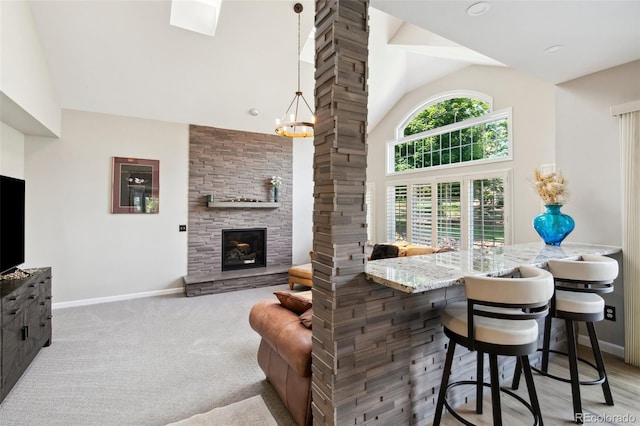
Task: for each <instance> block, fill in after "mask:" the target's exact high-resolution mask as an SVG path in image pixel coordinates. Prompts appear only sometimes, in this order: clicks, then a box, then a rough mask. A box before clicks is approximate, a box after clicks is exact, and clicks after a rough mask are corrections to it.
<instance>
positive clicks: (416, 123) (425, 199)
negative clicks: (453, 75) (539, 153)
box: [386, 91, 511, 249]
mask: <svg viewBox="0 0 640 426" xmlns="http://www.w3.org/2000/svg"><path fill="white" fill-rule="evenodd" d="M387 153H388V158H389V162H388V164H389V169H388V175H389V177H390V178H391V179H390V181H389V183H388V184H387V209H386V210H387V220H386V224H387V240H392V241H393V240H407V241H409V242H412V243H416V244H427V245H432V246H439V247H442V246H450V247H455V248H457V249H472V248H474V247H490V246H501V245H504V244H508V243H509V239H510V226H508V224H509V222H510V221H509V220H508V218H509V212H510V210H511V209H510V200H511V197H510V195H509V194H510V185H509V182H510V180H511V179H510V176H511V171H510V170H508V169H507V170H505V169H503V170H487V171H481V172H478V171H477V170H476V169H472V168H470V167H468V166H470V165H472V164H476V163H478V162H493V161H504V160H509V159H511V108H506V109H504V110H501V111H493V102H492V99H491V97H489V96H487V95H484V94H481V93H475V92H460V91H457V92H450V93H445V94H441V95H439V96H437V97H434V98H431V99H429V100H427V101H426V102H425V103H423V104H421V105H420V106H419V107H418V108H415V109H414V110H413V111H411V112H409V113H408V114H407V115H406V116H405V118H404V119H403V120H402V121H401V122H400V125H399V126H398V127H397V128H396V140H394V141H391V142H389V145H388V150H387ZM443 168H447V169H448V170H447V173H446V174H440V173H438V172H437V171H438V170H441V169H443ZM452 168H456V169H455V171H452V170H451V169H452Z"/></svg>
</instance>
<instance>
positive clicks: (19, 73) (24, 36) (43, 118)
mask: <svg viewBox="0 0 640 426" xmlns="http://www.w3.org/2000/svg"><path fill="white" fill-rule="evenodd" d="M0 22H1V25H0V40H1V43H2V44H1V46H2V48H1V49H0V67H1V68H0V70H1V71H0V94H2V95H3V96H2V101H3V102H2V106H3V109H7V110H9V111H4V110H3V111H2V120H3V121H6V120H12V121H14V123H12V122H7V124H10V125H11V126H13V127H14V128H16V129H18V130H20V131H21V132H22V133H25V134H26V133H30V132H31V131H33V132H34V134H39V135H47V136H56V135H60V131H61V123H60V116H61V113H60V105H59V103H58V100H57V95H56V93H55V90H54V88H53V84H52V82H51V78H50V76H49V70H48V67H47V60H46V58H45V56H44V52H43V50H42V46H41V45H40V40H39V38H38V33H37V31H36V28H35V24H34V22H33V17H32V15H31V9H30V8H29V3H28V2H27V1H26V0H14V1H0ZM4 96H6V97H7V98H9V99H10V100H11V101H7V100H5V98H4ZM21 127H22V128H21Z"/></svg>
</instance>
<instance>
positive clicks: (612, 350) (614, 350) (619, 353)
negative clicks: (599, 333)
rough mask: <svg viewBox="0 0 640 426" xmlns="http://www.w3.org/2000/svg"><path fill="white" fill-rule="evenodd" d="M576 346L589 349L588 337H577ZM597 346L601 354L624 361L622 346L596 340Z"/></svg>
mask: <svg viewBox="0 0 640 426" xmlns="http://www.w3.org/2000/svg"><path fill="white" fill-rule="evenodd" d="M578 344H580V345H583V346H586V347H588V348H590V347H591V341H589V336H583V335H579V336H578ZM598 345H600V350H601V351H602V352H606V353H608V354H611V355H613V356H616V357H618V358H622V359H624V346H620V345H614V344H613V343H609V342H603V341H602V340H598Z"/></svg>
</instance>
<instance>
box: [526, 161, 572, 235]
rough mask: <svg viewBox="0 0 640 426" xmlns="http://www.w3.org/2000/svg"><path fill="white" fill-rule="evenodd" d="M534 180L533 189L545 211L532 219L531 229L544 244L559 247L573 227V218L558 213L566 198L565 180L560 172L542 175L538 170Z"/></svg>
mask: <svg viewBox="0 0 640 426" xmlns="http://www.w3.org/2000/svg"><path fill="white" fill-rule="evenodd" d="M534 178H535V182H534V188H535V190H536V192H537V193H538V195H539V196H540V198H541V199H542V201H543V202H544V205H545V209H546V211H545V212H544V213H541V214H539V215H538V216H536V217H535V218H534V219H533V229H535V230H536V232H537V233H538V235H540V237H541V238H542V240H543V241H544V242H545V244H548V245H553V246H559V245H560V244H561V243H562V241H563V240H564V239H565V238H566V237H567V235H569V234H570V233H571V231H573V229H574V227H575V222H574V220H573V218H572V217H571V216H569V215H567V214H564V213H562V212H561V211H560V209H561V208H562V206H563V205H564V203H565V202H566V201H567V197H568V191H567V180H566V179H565V178H564V176H563V175H562V172H560V171H559V172H557V173H556V172H548V173H543V172H541V171H540V170H538V169H536V171H535V174H534Z"/></svg>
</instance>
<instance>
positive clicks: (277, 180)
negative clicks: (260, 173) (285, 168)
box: [271, 176, 282, 188]
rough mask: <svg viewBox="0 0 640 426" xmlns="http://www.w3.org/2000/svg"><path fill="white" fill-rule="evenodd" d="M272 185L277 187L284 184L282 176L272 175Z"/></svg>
mask: <svg viewBox="0 0 640 426" xmlns="http://www.w3.org/2000/svg"><path fill="white" fill-rule="evenodd" d="M271 185H273V186H274V187H275V188H279V187H280V185H282V177H281V176H271Z"/></svg>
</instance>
